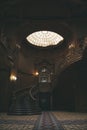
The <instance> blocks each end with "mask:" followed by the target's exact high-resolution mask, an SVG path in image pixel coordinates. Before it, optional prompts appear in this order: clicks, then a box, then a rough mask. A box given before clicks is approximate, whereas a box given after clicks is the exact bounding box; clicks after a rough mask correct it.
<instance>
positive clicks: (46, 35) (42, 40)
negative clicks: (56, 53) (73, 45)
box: [26, 31, 64, 47]
mask: <svg viewBox="0 0 87 130" xmlns="http://www.w3.org/2000/svg"><path fill="white" fill-rule="evenodd" d="M26 39H27V41H28V42H29V43H31V44H33V45H35V46H40V47H47V46H53V45H57V44H59V42H60V41H62V40H63V39H64V38H63V37H62V36H61V35H59V34H57V33H55V32H52V31H37V32H34V33H32V34H30V35H29V36H27V38H26Z"/></svg>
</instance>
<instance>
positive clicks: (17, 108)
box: [8, 87, 41, 115]
mask: <svg viewBox="0 0 87 130" xmlns="http://www.w3.org/2000/svg"><path fill="white" fill-rule="evenodd" d="M31 89H32V87H31ZM31 89H29V90H28V89H25V90H23V91H21V93H20V94H19V93H17V94H16V95H15V96H14V97H13V98H12V101H11V104H10V105H9V110H8V114H9V115H33V114H41V109H40V107H39V102H38V96H36V98H34V97H33V93H34V94H35V89H36V92H37V87H36V88H34V91H32V92H33V93H31ZM31 95H32V96H31ZM37 95H38V93H37Z"/></svg>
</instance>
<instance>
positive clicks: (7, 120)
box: [0, 111, 87, 130]
mask: <svg viewBox="0 0 87 130" xmlns="http://www.w3.org/2000/svg"><path fill="white" fill-rule="evenodd" d="M0 130H87V113H75V112H61V111H55V112H54V111H51V112H42V114H41V115H32V116H29V115H26V116H15V115H14V116H13V115H7V114H6V113H0Z"/></svg>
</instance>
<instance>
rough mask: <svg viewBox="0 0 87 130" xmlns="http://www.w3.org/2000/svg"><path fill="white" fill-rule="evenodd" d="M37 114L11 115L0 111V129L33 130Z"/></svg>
mask: <svg viewBox="0 0 87 130" xmlns="http://www.w3.org/2000/svg"><path fill="white" fill-rule="evenodd" d="M38 116H39V115H32V116H11V115H6V114H5V113H1V114H0V130H33V128H34V125H35V122H36V120H37V119H38Z"/></svg>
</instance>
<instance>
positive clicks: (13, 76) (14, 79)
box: [10, 70, 17, 81]
mask: <svg viewBox="0 0 87 130" xmlns="http://www.w3.org/2000/svg"><path fill="white" fill-rule="evenodd" d="M16 75H17V74H16V71H15V70H11V75H10V80H11V81H16V80H17V76H16Z"/></svg>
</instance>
